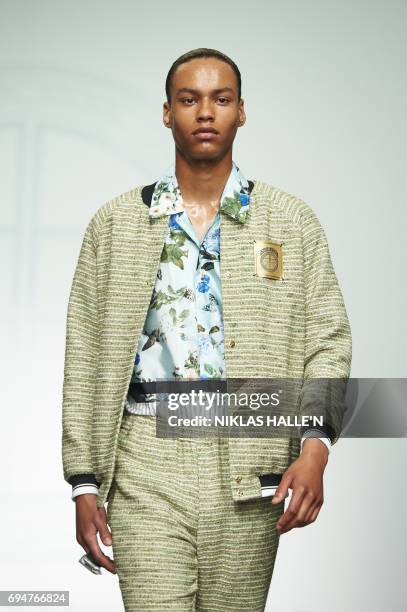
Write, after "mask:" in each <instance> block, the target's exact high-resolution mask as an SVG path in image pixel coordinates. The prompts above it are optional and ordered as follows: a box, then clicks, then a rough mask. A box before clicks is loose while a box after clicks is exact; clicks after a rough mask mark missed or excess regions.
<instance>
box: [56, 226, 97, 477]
mask: <svg viewBox="0 0 407 612" xmlns="http://www.w3.org/2000/svg"><path fill="white" fill-rule="evenodd" d="M97 315H98V312H97V277H96V246H95V236H94V230H93V226H92V221H90V223H89V225H88V226H87V228H86V231H85V236H84V238H83V241H82V246H81V249H80V253H79V258H78V261H77V265H76V269H75V273H74V277H73V281H72V285H71V290H70V296H69V302H68V312H67V321H66V345H65V364H64V380H63V393H62V395H63V402H62V463H63V473H64V479H65V480H66V481H67V482H69V483H70V484H71V485H73V486H74V485H76V484H78V483H77V482H76V480H77V478H76V477H77V476H82V475H84V474H86V475H88V476H89V475H90V481H89V482H96V478H94V470H93V466H92V458H91V438H92V431H91V427H92V411H93V403H94V392H95V382H96V369H97V354H98V316H97Z"/></svg>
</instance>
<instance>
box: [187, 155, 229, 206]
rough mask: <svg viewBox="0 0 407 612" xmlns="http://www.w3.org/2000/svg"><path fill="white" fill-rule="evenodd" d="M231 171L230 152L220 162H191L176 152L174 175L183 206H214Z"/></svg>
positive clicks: (217, 202)
mask: <svg viewBox="0 0 407 612" xmlns="http://www.w3.org/2000/svg"><path fill="white" fill-rule="evenodd" d="M231 170H232V151H230V152H229V153H228V154H227V155H226V156H225V157H223V158H222V159H221V160H210V161H208V160H191V159H186V158H185V157H184V156H182V155H181V154H180V153H179V151H178V150H176V156H175V174H176V177H177V181H178V185H179V188H180V190H181V194H182V199H183V202H184V204H185V206H189V205H191V206H193V205H200V206H212V207H213V206H216V205H217V204H219V201H220V197H221V195H222V192H223V190H224V188H225V185H226V181H227V180H228V177H229V174H230V172H231Z"/></svg>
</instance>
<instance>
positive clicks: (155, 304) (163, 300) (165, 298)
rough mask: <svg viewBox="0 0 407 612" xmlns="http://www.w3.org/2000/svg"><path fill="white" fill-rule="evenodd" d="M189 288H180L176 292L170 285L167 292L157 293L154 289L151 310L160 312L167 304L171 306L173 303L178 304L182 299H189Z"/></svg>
mask: <svg viewBox="0 0 407 612" xmlns="http://www.w3.org/2000/svg"><path fill="white" fill-rule="evenodd" d="M187 292H188V287H180V288H179V289H177V290H176V291H175V290H174V289H173V288H172V287H171V285H168V287H167V291H161V290H160V291H156V289H155V288H154V289H153V295H152V297H151V302H150V308H155V309H156V310H159V309H160V308H161V306H163V305H165V304H171V302H178V301H179V300H180V299H181V298H183V297H187V295H186V294H187Z"/></svg>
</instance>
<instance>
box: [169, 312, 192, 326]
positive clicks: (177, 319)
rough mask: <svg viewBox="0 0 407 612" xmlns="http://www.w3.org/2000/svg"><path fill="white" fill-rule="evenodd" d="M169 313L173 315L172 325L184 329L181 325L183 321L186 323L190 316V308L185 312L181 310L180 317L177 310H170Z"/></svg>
mask: <svg viewBox="0 0 407 612" xmlns="http://www.w3.org/2000/svg"><path fill="white" fill-rule="evenodd" d="M169 313H170V315H171V319H172V324H173V326H174V327H178V326H179V327H184V326H183V325H180V323H182V321H185V319H186V318H187V317H188V316H189V309H188V308H184V310H181V312H180V313H179V315H178V316H177V311H176V310H175V308H170V310H169Z"/></svg>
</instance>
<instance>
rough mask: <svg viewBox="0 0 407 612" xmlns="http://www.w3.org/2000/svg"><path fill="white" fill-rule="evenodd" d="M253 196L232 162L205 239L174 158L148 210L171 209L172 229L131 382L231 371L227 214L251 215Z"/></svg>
mask: <svg viewBox="0 0 407 612" xmlns="http://www.w3.org/2000/svg"><path fill="white" fill-rule="evenodd" d="M249 204H250V192H249V183H248V181H247V180H246V178H245V177H244V176H243V174H242V173H241V171H240V169H239V168H238V166H237V165H236V164H235V162H232V169H231V172H230V174H229V177H228V179H227V182H226V184H225V188H224V190H223V193H222V195H221V198H220V204H219V209H218V211H217V212H216V215H215V217H214V219H213V221H212V223H211V225H210V227H209V229H208V230H207V232H206V235H205V237H204V239H203V240H202V242H200V240H199V239H198V237H197V235H196V232H195V230H194V227H193V225H192V223H191V219H190V217H189V215H188V212H187V210H185V209H184V206H183V201H182V194H181V191H180V188H179V185H178V181H177V178H176V175H175V165H174V164H173V165H171V166H170V168H169V169H168V170H167V172H166V173H165V174H164V175H163V176H162V177H161V179H160V180H159V181H157V183H156V186H155V189H154V193H153V196H152V200H151V206H150V209H149V214H150V215H151V216H152V217H159V216H161V215H168V232H167V234H166V238H165V242H164V245H163V251H162V254H161V260H160V264H159V267H158V271H157V277H156V282H155V286H154V289H153V293H152V297H151V301H150V306H149V310H148V313H147V317H146V321H145V324H144V328H143V331H142V334H141V336H140V340H139V343H138V347H137V352H136V356H135V360H134V368H133V373H132V378H131V382H132V383H134V382H148V381H156V380H161V381H162V380H185V379H195V380H196V379H207V378H214V379H225V378H226V369H225V359H224V330H223V314H222V290H221V281H220V268H219V266H220V214H227V215H229V216H230V217H231V218H233V219H234V220H235V222H236V223H244V222H245V220H246V217H247V211H248V207H249ZM145 399H146V402H148V401H153V400H155V399H156V395H155V394H147V395H146V396H145ZM142 403H143V402H135V401H134V399H133V398H132V397H131V396H130V395H128V397H127V402H126V408H127V410H129V411H131V412H135V407H136V406H137V405H140V404H142ZM142 413H144V412H142Z"/></svg>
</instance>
